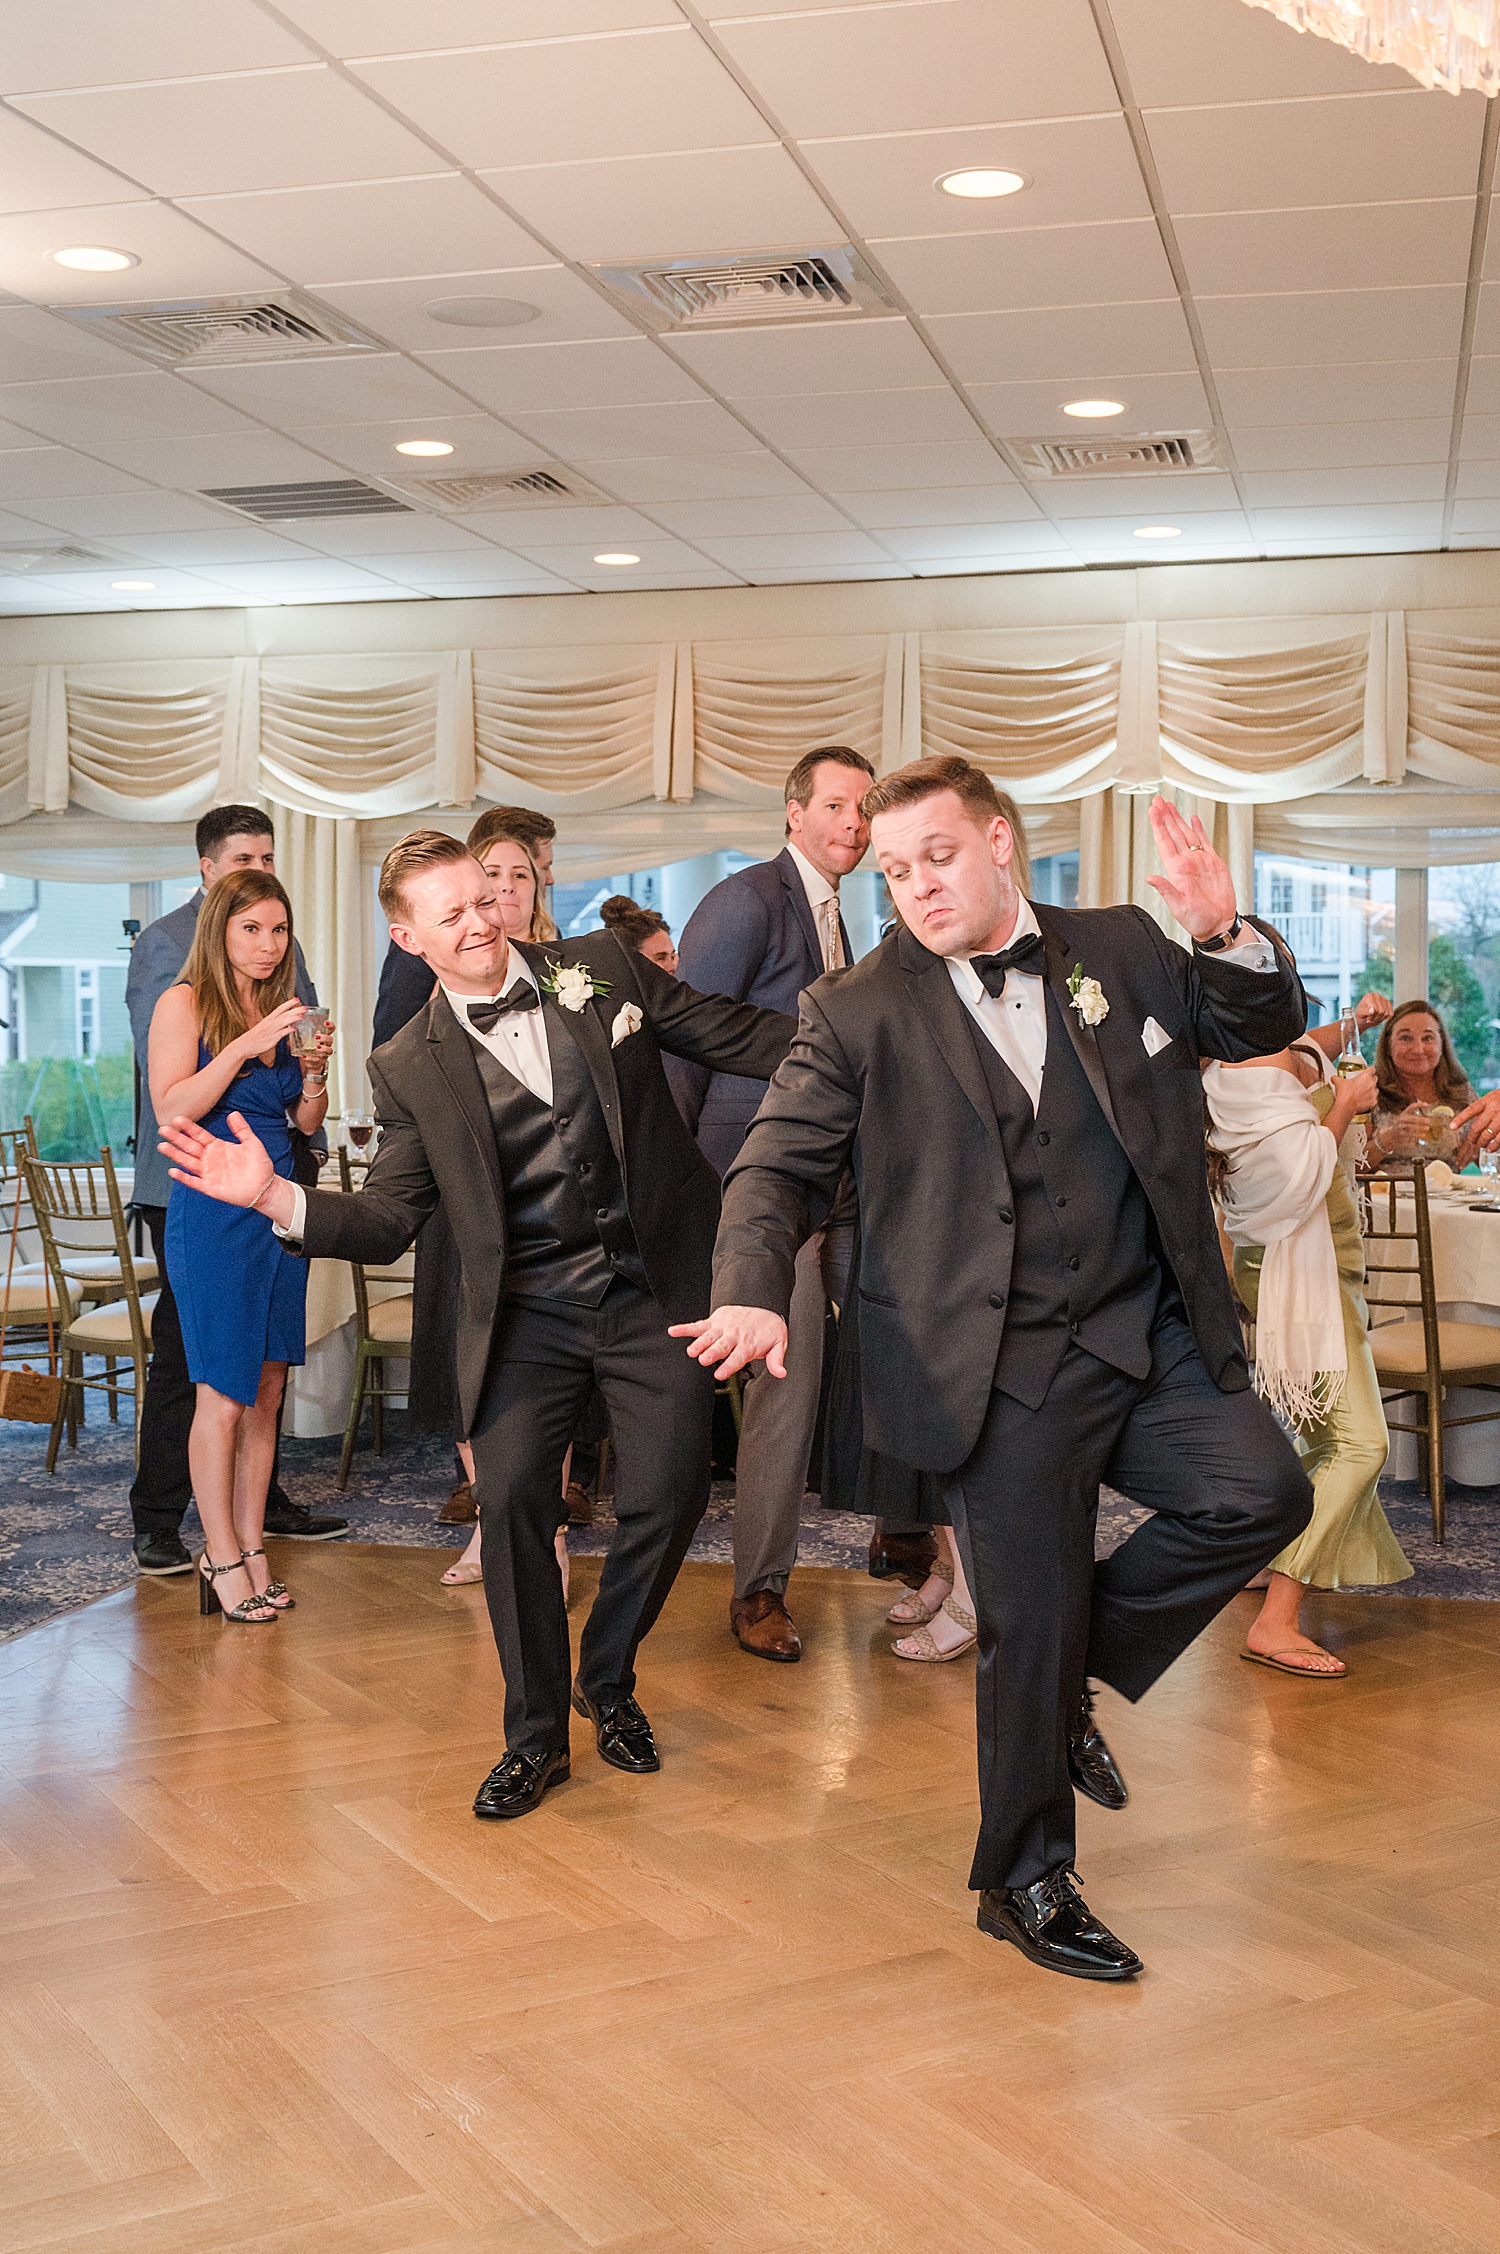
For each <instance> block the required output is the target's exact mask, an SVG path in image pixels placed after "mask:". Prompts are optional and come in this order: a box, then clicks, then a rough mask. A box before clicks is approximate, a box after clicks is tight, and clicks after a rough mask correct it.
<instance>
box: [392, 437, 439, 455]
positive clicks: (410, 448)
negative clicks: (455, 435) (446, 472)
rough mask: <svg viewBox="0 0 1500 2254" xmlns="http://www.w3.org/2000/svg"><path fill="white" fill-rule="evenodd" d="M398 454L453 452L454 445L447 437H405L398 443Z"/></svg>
mask: <svg viewBox="0 0 1500 2254" xmlns="http://www.w3.org/2000/svg"><path fill="white" fill-rule="evenodd" d="M396 452H397V453H398V454H451V453H452V452H453V449H452V447H451V446H450V445H449V444H448V441H447V439H446V438H403V439H400V440H398V442H397V445H396Z"/></svg>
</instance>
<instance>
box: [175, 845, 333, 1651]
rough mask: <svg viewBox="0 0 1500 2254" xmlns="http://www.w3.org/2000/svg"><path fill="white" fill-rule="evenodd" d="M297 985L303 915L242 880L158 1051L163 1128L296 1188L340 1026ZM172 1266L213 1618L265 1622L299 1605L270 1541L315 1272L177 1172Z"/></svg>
mask: <svg viewBox="0 0 1500 2254" xmlns="http://www.w3.org/2000/svg"><path fill="white" fill-rule="evenodd" d="M295 976H296V966H295V959H294V956H293V951H292V909H291V902H290V901H289V900H288V899H287V896H286V894H285V892H283V890H282V888H281V886H280V885H279V884H278V882H277V881H276V879H275V877H273V876H270V875H268V874H267V873H266V872H265V871H264V870H261V869H236V870H233V871H231V872H230V874H229V875H227V876H223V877H220V879H219V880H218V882H217V884H215V885H213V886H212V887H211V888H210V890H209V892H208V896H207V898H206V899H205V900H204V903H203V906H202V908H201V910H200V911H199V915H198V927H197V931H196V934H195V935H194V939H193V947H192V952H191V954H190V955H189V956H188V959H187V962H186V963H185V965H184V966H183V972H182V978H181V980H180V981H179V983H178V984H177V985H175V986H170V987H168V989H167V991H166V993H165V994H163V996H162V998H161V1000H160V1001H159V1002H158V1003H157V1005H156V1009H155V1012H154V1013H153V1016H152V1019H151V1039H150V1048H149V1072H150V1081H151V1101H152V1104H153V1106H154V1107H155V1111H156V1116H157V1118H158V1119H160V1120H162V1121H168V1120H171V1121H174V1122H175V1121H177V1120H180V1119H192V1120H196V1121H197V1122H198V1124H199V1125H200V1126H201V1127H204V1128H206V1129H207V1131H208V1132H209V1134H211V1135H216V1136H217V1137H218V1138H219V1140H220V1141H221V1142H231V1141H233V1140H234V1138H235V1133H236V1127H237V1126H240V1127H242V1126H244V1125H245V1124H246V1123H248V1125H249V1126H250V1128H251V1129H252V1130H253V1131H254V1132H255V1133H256V1134H257V1135H258V1136H259V1137H260V1139H261V1141H262V1142H263V1143H264V1144H265V1146H266V1149H267V1150H268V1151H269V1152H270V1154H271V1160H272V1163H273V1165H274V1166H275V1168H276V1171H277V1173H278V1174H280V1175H283V1176H285V1177H286V1178H287V1179H290V1177H291V1173H292V1130H293V1127H294V1126H295V1127H296V1128H298V1129H300V1131H301V1132H302V1133H303V1134H304V1135H311V1134H313V1133H315V1132H316V1130H317V1129H318V1128H319V1127H321V1126H322V1124H323V1114H324V1113H325V1111H326V1110H327V1109H328V1058H329V1053H330V1051H331V1050H332V1047H333V1028H332V1027H331V1025H329V1024H328V1022H327V1013H326V1012H324V1011H322V1010H315V1011H311V1012H309V1010H308V1009H307V1007H306V1005H305V1004H304V1003H302V1002H299V1001H298V999H297V996H296V992H295V985H294V981H295ZM304 1019H307V1020H309V1028H308V1029H307V1030H302V1028H303V1020H304ZM304 1044H305V1046H304ZM166 1258H167V1275H168V1278H169V1280H170V1282H171V1286H172V1291H173V1295H174V1297H175V1298H176V1301H177V1307H178V1312H179V1314H180V1315H181V1318H182V1338H183V1344H184V1346H185V1347H186V1349H187V1364H188V1375H189V1377H191V1379H192V1380H193V1383H194V1385H195V1386H196V1387H197V1405H196V1407H195V1409H194V1411H193V1424H192V1430H191V1432H190V1434H189V1436H188V1463H189V1466H190V1468H191V1471H192V1478H193V1495H194V1498H195V1500H196V1502H197V1505H198V1515H199V1517H200V1518H201V1519H202V1521H203V1533H204V1550H203V1554H202V1556H201V1557H200V1558H199V1560H198V1575H199V1600H200V1610H201V1611H202V1612H204V1613H213V1612H222V1613H223V1616H224V1618H225V1619H226V1620H233V1621H236V1622H238V1623H240V1624H242V1625H257V1626H263V1625H268V1624H269V1623H270V1622H271V1621H273V1620H275V1619H276V1618H277V1617H278V1615H279V1614H280V1613H282V1612H284V1611H286V1610H288V1609H289V1608H290V1606H291V1605H292V1603H293V1602H294V1601H295V1600H294V1599H293V1598H292V1596H291V1594H290V1592H289V1591H288V1589H287V1587H286V1585H285V1583H284V1582H282V1581H278V1580H273V1579H272V1577H271V1570H270V1567H269V1565H268V1563H267V1560H266V1552H265V1547H264V1542H263V1535H264V1527H265V1515H266V1490H267V1487H268V1485H269V1483H270V1476H271V1464H272V1459H273V1457H274V1455H275V1451H276V1416H277V1411H278V1409H279V1407H280V1405H281V1395H282V1389H283V1387H284V1386H285V1383H286V1373H287V1365H288V1363H291V1362H299V1363H300V1362H301V1361H302V1360H303V1359H304V1339H305V1328H306V1321H305V1318H306V1307H307V1265H306V1263H305V1261H302V1260H294V1259H292V1258H291V1257H290V1256H289V1255H288V1254H287V1253H286V1252H285V1250H284V1249H283V1248H282V1245H281V1244H280V1242H279V1240H278V1239H277V1238H276V1237H275V1236H274V1235H273V1233H272V1229H271V1224H270V1222H269V1221H268V1220H267V1219H266V1218H265V1216H264V1215H263V1214H260V1213H257V1212H255V1211H254V1210H253V1209H241V1208H238V1207H235V1206H229V1205H222V1204H220V1203H219V1202H218V1201H217V1200H216V1199H214V1198H208V1197H204V1196H203V1195H202V1193H201V1192H200V1191H198V1190H195V1189H193V1188H191V1187H189V1185H188V1184H187V1183H186V1182H185V1181H184V1180H183V1179H182V1177H181V1176H180V1175H178V1174H177V1173H176V1172H175V1169H174V1172H173V1189H172V1194H171V1197H170V1198H169V1200H168V1202H167V1223H166Z"/></svg>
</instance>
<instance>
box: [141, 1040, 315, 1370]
mask: <svg viewBox="0 0 1500 2254" xmlns="http://www.w3.org/2000/svg"><path fill="white" fill-rule="evenodd" d="M211 1062H212V1058H211V1057H210V1055H209V1052H208V1050H207V1048H206V1047H205V1046H204V1044H203V1043H202V1042H201V1041H200V1042H199V1044H198V1069H199V1071H200V1072H201V1071H202V1070H203V1067H204V1066H205V1065H206V1064H209V1063H211ZM301 1100H302V1067H301V1066H300V1065H299V1064H298V1063H297V1061H296V1059H295V1058H294V1057H293V1056H292V1053H291V1051H290V1050H289V1049H288V1047H287V1045H286V1043H285V1041H280V1042H278V1043H277V1046H276V1056H275V1061H274V1062H273V1063H271V1064H262V1063H261V1062H260V1060H259V1058H258V1057H257V1058H256V1059H254V1060H253V1061H252V1062H251V1063H250V1064H247V1065H246V1066H245V1068H244V1070H243V1071H242V1072H241V1073H240V1074H239V1077H238V1078H237V1079H235V1080H233V1081H231V1083H230V1085H229V1087H228V1089H227V1090H226V1091H225V1093H224V1094H223V1095H222V1096H221V1097H220V1098H219V1100H218V1102H217V1103H216V1104H215V1105H214V1107H213V1109H212V1111H210V1112H208V1113H206V1114H205V1115H204V1117H203V1118H202V1119H201V1120H200V1121H199V1122H198V1124H199V1126H200V1127H203V1128H206V1129H207V1131H208V1133H209V1134H210V1135H217V1137H218V1138H219V1140H220V1142H223V1143H232V1142H233V1141H234V1136H233V1133H232V1132H231V1130H230V1127H229V1114H230V1113H231V1112H232V1111H238V1112H242V1113H243V1114H244V1117H245V1120H246V1123H247V1124H248V1125H249V1127H250V1128H251V1130H252V1131H253V1132H254V1133H255V1134H256V1135H258V1136H259V1137H260V1139H261V1141H262V1142H263V1143H264V1144H265V1146H266V1153H267V1155H268V1157H269V1158H270V1161H271V1164H272V1165H273V1166H274V1167H275V1169H276V1171H277V1173H278V1174H280V1175H282V1176H284V1177H285V1179H286V1180H288V1181H290V1179H291V1174H292V1130H291V1125H290V1123H289V1121H288V1119H287V1112H288V1110H289V1109H291V1108H293V1107H295V1106H296V1105H297V1104H298V1103H300V1102H301ZM166 1253H167V1280H168V1282H169V1283H170V1284H171V1286H172V1296H173V1298H174V1299H175V1300H176V1302H177V1312H178V1314H179V1316H180V1317H181V1320H182V1341H183V1344H184V1346H185V1347H186V1348H187V1365H188V1376H189V1377H190V1378H191V1379H192V1380H193V1382H194V1384H195V1385H199V1384H201V1385H211V1386H213V1387H214V1388H215V1390H216V1391H217V1392H219V1393H225V1394H227V1395H228V1396H229V1398H230V1400H231V1401H243V1402H244V1403H245V1405H246V1407H247V1408H248V1407H250V1406H251V1404H252V1403H253V1402H254V1400H255V1396H256V1393H257V1391H258V1389H259V1386H260V1371H261V1364H262V1363H263V1362H301V1361H303V1360H305V1358H306V1352H307V1263H306V1261H304V1260H295V1259H293V1258H292V1256H291V1255H290V1254H289V1253H288V1252H286V1251H285V1250H284V1248H283V1246H282V1244H281V1240H280V1239H279V1237H277V1236H275V1235H274V1234H273V1232H272V1229H271V1224H270V1222H269V1221H268V1220H267V1219H266V1217H265V1215H264V1214H263V1213H254V1212H251V1211H250V1210H249V1208H248V1207H245V1206H240V1205H223V1204H221V1203H220V1201H219V1200H218V1199H217V1198H213V1197H205V1196H204V1195H203V1193H202V1191H201V1190H193V1189H189V1188H188V1187H187V1185H186V1184H185V1183H183V1182H174V1183H173V1184H172V1194H171V1196H170V1198H169V1199H168V1200H167V1230H166Z"/></svg>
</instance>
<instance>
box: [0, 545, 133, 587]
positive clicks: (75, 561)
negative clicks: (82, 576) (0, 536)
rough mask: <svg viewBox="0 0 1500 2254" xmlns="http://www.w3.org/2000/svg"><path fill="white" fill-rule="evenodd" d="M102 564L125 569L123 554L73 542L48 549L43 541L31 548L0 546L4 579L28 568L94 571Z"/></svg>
mask: <svg viewBox="0 0 1500 2254" xmlns="http://www.w3.org/2000/svg"><path fill="white" fill-rule="evenodd" d="M101 564H106V565H107V564H113V565H114V566H115V567H116V568H117V569H124V568H125V559H123V558H121V557H119V556H101V555H100V554H99V553H98V551H97V550H96V549H94V548H79V547H75V546H73V545H72V544H71V543H70V542H64V543H62V544H61V545H59V546H55V547H50V548H45V547H43V546H42V545H41V543H40V542H37V543H36V544H35V545H34V546H31V547H27V546H25V545H24V544H22V545H17V546H12V547H0V578H5V579H10V578H15V577H16V576H18V575H19V574H20V573H22V572H28V571H90V570H92V569H94V568H95V567H97V566H98V565H101Z"/></svg>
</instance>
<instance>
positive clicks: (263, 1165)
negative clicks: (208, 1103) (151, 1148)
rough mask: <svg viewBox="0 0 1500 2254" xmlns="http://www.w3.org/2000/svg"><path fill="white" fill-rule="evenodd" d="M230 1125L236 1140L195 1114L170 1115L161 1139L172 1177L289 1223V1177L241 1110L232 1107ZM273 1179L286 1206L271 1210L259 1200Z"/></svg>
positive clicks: (206, 1193)
mask: <svg viewBox="0 0 1500 2254" xmlns="http://www.w3.org/2000/svg"><path fill="white" fill-rule="evenodd" d="M229 1125H230V1128H231V1130H232V1132H233V1134H234V1138H235V1139H234V1141H233V1142H232V1143H226V1142H224V1141H223V1140H222V1139H221V1138H220V1137H219V1136H218V1135H210V1134H209V1132H208V1131H207V1129H206V1128H203V1127H200V1126H198V1124H197V1123H196V1121H194V1120H191V1119H182V1118H179V1119H172V1120H169V1121H168V1122H167V1124H166V1126H165V1127H163V1129H162V1131H161V1141H160V1142H159V1143H158V1145H157V1148H158V1150H160V1152H161V1154H162V1156H163V1157H164V1158H166V1159H169V1160H170V1161H171V1164H170V1166H169V1167H168V1172H169V1173H170V1174H171V1177H172V1179H173V1181H174V1182H183V1183H185V1184H186V1186H187V1187H188V1188H189V1189H190V1190H201V1191H202V1192H203V1195H204V1196H205V1197H216V1198H217V1199H218V1200H219V1202H220V1203H221V1204H222V1205H256V1206H260V1210H261V1211H262V1212H267V1213H269V1214H270V1217H271V1219H272V1220H273V1221H279V1222H280V1224H281V1226H282V1227H283V1228H285V1227H286V1225H287V1223H288V1222H289V1221H290V1220H291V1218H292V1211H293V1199H292V1194H291V1191H292V1185H291V1183H290V1182H278V1177H277V1173H276V1169H275V1167H274V1166H273V1165H272V1164H271V1160H270V1157H269V1155H268V1153H267V1151H266V1146H265V1144H264V1143H263V1142H262V1141H261V1139H260V1137H259V1136H258V1135H256V1134H253V1133H252V1132H251V1130H250V1128H249V1127H247V1126H246V1124H245V1119H244V1114H243V1113H242V1112H238V1111H232V1112H231V1113H230V1114H229ZM273 1183H277V1186H278V1187H279V1188H280V1189H281V1190H282V1191H283V1192H284V1193H285V1195H284V1197H283V1198H282V1199H281V1200H279V1201H277V1203H278V1207H279V1205H280V1204H284V1205H285V1207H286V1210H285V1212H282V1211H280V1210H279V1209H277V1210H273V1208H272V1206H271V1205H270V1204H269V1203H267V1204H261V1200H262V1199H264V1198H266V1195H267V1192H268V1191H270V1190H271V1186H272V1184H273Z"/></svg>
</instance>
